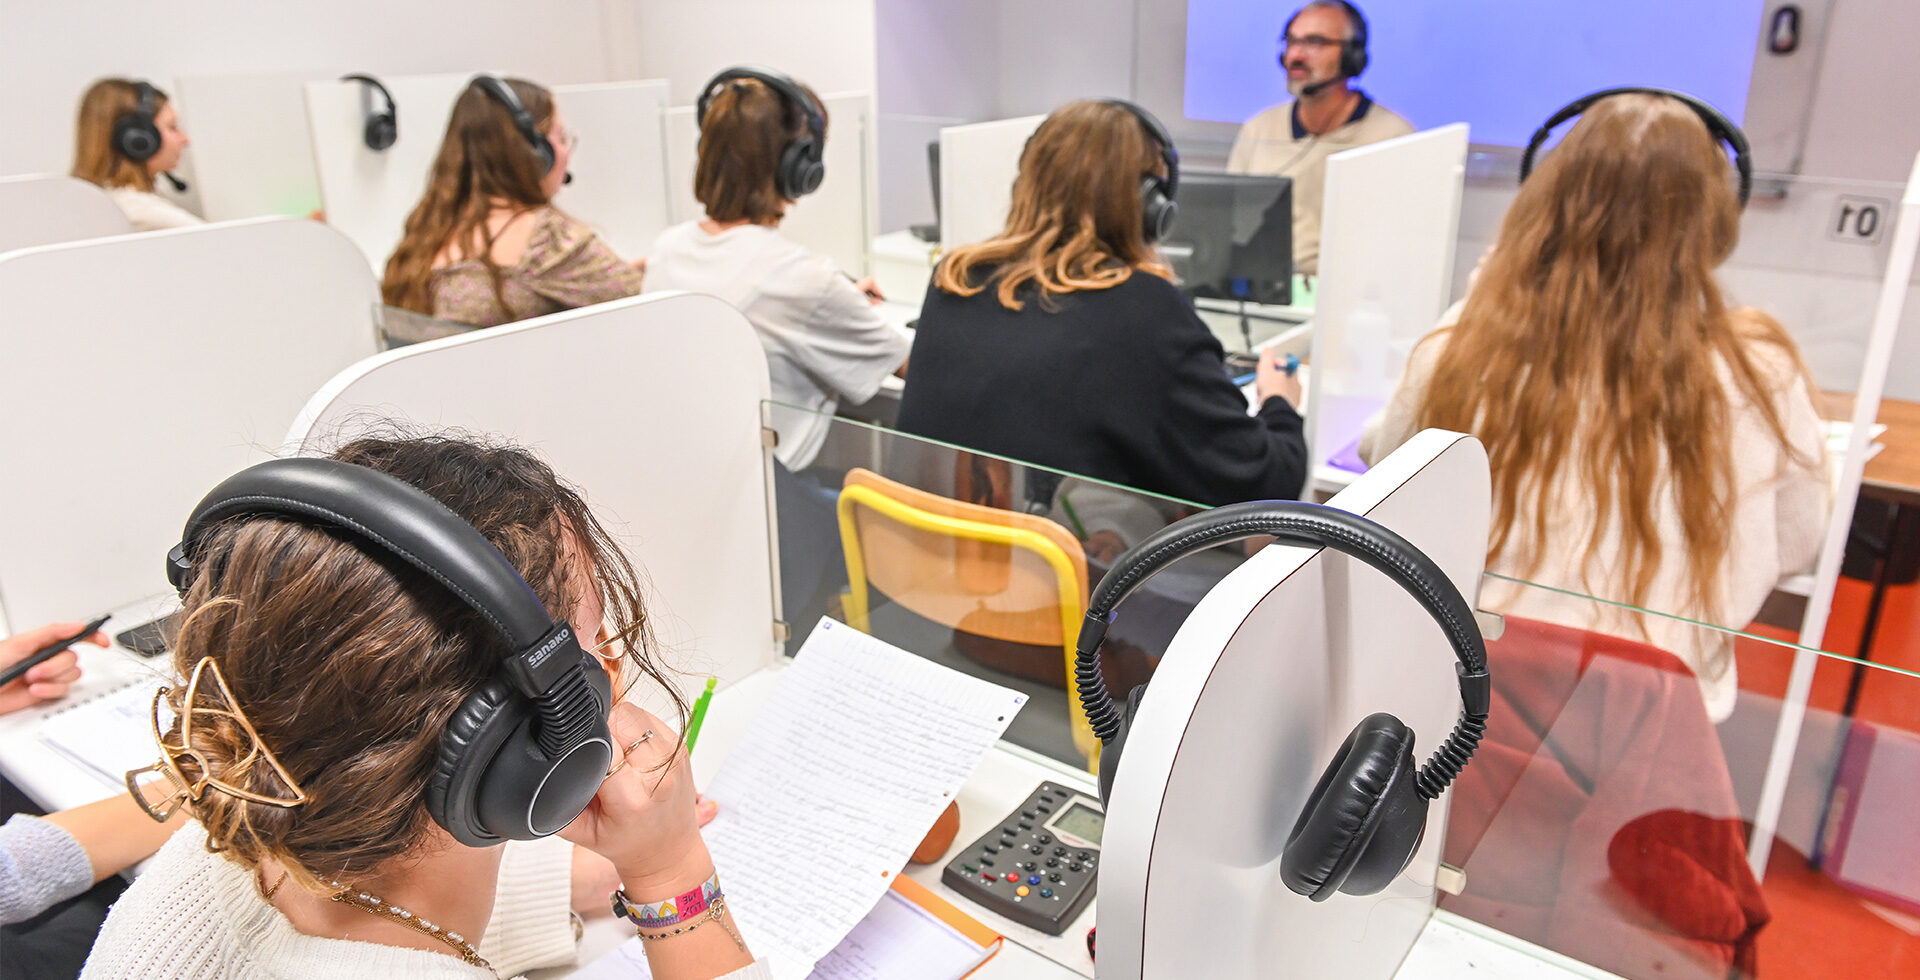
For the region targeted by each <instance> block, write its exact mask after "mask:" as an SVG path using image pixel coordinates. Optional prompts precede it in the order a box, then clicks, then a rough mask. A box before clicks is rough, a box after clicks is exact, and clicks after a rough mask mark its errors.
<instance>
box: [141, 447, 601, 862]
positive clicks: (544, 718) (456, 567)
mask: <svg viewBox="0 0 1920 980" xmlns="http://www.w3.org/2000/svg"><path fill="white" fill-rule="evenodd" d="M263 515H266V516H276V517H283V518H287V519H291V520H296V521H304V522H309V523H313V524H318V525H321V526H324V527H326V528H329V529H331V530H334V531H337V532H339V533H340V534H341V535H343V536H344V537H345V538H346V539H348V540H349V541H350V542H351V543H353V544H354V545H356V546H358V547H359V548H360V549H361V550H362V551H364V552H366V553H368V554H369V555H378V556H391V557H393V558H396V559H398V560H400V561H401V562H404V563H405V564H407V565H410V566H412V567H413V568H415V569H418V570H419V571H420V572H422V573H423V574H425V575H426V576H427V577H429V578H431V579H433V580H434V581H435V582H437V583H439V584H440V585H441V586H443V587H445V588H446V589H447V591H448V592H450V593H452V594H453V595H455V596H457V597H458V598H459V599H460V600H461V601H463V602H464V603H466V605H468V606H469V607H471V608H472V609H473V610H474V611H475V612H477V613H479V614H480V616H481V618H482V619H484V620H485V621H486V622H487V623H488V624H489V625H490V626H491V627H492V629H493V630H494V631H495V632H497V633H498V634H499V635H500V636H501V637H503V638H504V639H505V641H506V646H507V648H508V649H509V650H510V651H511V652H510V653H509V654H508V655H507V657H506V659H505V660H504V662H503V663H502V664H501V666H500V669H499V671H498V672H497V673H495V674H494V675H493V676H491V677H489V678H488V679H487V680H486V681H485V682H484V683H482V684H481V685H480V687H479V688H478V689H477V690H475V691H474V692H473V693H472V694H470V695H468V696H467V699H466V701H465V702H464V703H462V704H461V705H460V707H459V708H458V709H457V710H455V711H454V713H453V716H452V718H451V720H449V721H448V723H447V727H446V729H445V730H444V731H442V732H441V734H440V751H439V756H438V758H437V760H436V762H435V765H434V771H433V774H432V776H431V777H430V778H429V780H428V783H427V787H426V797H427V800H426V802H427V811H428V813H430V814H431V815H432V816H433V819H434V822H436V823H438V824H439V825H440V826H441V827H443V828H445V829H446V831H447V832H448V833H449V834H452V835H453V838H454V839H455V840H457V841H459V842H460V843H462V844H465V845H467V846H469V847H485V846H488V845H492V844H497V843H500V842H502V841H505V840H533V839H535V838H539V837H545V836H548V835H551V834H553V833H555V832H557V831H559V830H560V829H561V828H562V827H565V826H566V825H567V824H569V823H572V822H573V819H574V818H575V817H577V816H579V815H580V813H581V811H583V810H585V809H586V807H587V804H588V803H590V802H592V801H593V797H594V794H595V793H597V792H599V789H600V784H601V782H602V781H603V780H604V779H605V776H606V772H607V766H608V764H609V763H610V762H611V761H612V758H613V742H612V737H611V734H610V731H609V728H608V723H607V714H608V712H609V711H610V710H612V707H613V684H612V681H611V680H610V679H609V678H608V677H607V672H606V671H605V670H603V669H602V668H601V667H600V665H599V664H598V663H597V662H595V660H594V658H593V656H592V655H591V654H589V653H587V652H586V651H585V650H583V649H582V648H581V646H580V640H579V638H578V637H576V636H575V635H574V632H573V629H572V627H570V626H569V625H568V624H567V622H566V621H565V620H559V621H556V620H554V619H553V618H552V617H551V616H550V615H549V614H548V612H547V609H546V606H545V605H543V604H542V603H541V601H540V598H539V596H537V595H535V594H534V591H533V589H532V587H531V586H529V585H528V584H527V583H526V580H525V579H523V578H521V576H520V573H519V572H518V571H517V570H516V569H515V568H514V567H513V564H512V562H510V561H508V560H507V557H506V556H505V555H504V554H502V553H501V552H500V550H499V549H498V548H496V547H494V546H493V543H492V542H490V541H488V540H487V539H486V537H485V536H483V535H482V534H481V533H480V532H479V531H477V530H475V529H474V527H473V525H471V524H468V523H467V522H466V521H465V520H463V519H461V517H460V516H459V515H457V514H455V513H454V512H453V511H452V510H451V509H449V508H448V507H447V506H446V505H445V504H443V503H441V502H440V501H438V500H436V499H434V498H433V497H432V496H430V495H428V494H427V493H426V492H425V491H423V490H421V489H420V488H418V487H415V486H414V485H412V484H410V483H407V482H406V481H404V480H401V479H398V478H396V477H393V476H390V475H388V474H386V473H382V472H380V471H378V470H374V469H370V468H368V467H364V466H357V465H354V464H352V463H343V462H340V461H337V460H330V459H315V458H295V459H276V460H269V461H268V462H265V463H260V464H258V465H256V466H252V467H249V468H248V469H245V470H242V471H240V472H239V473H237V474H235V475H233V476H231V477H228V478H227V479H226V480H225V481H224V482H222V483H221V484H220V485H219V486H217V487H215V488H213V490H212V491H211V492H210V493H208V494H207V496H206V498H205V499H203V500H201V501H200V503H199V505H198V506H196V507H195V508H194V510H193V515H192V516H191V517H190V518H188V520H187V525H186V530H185V532H184V533H183V534H182V535H181V540H180V543H179V544H178V545H175V546H174V548H173V550H172V551H170V552H168V554H167V578H168V580H169V581H170V582H172V583H173V585H174V588H176V589H178V590H179V591H180V594H181V595H182V596H183V597H184V596H185V595H186V593H187V589H188V587H189V586H190V585H191V584H192V581H193V577H194V574H195V571H196V569H197V568H199V567H200V566H202V565H205V564H211V565H212V566H213V567H218V565H219V556H217V555H209V554H207V553H206V544H205V543H206V539H207V536H208V535H209V534H210V533H211V532H212V531H213V529H214V528H215V527H216V526H217V525H219V524H220V523H221V522H222V521H226V520H230V519H233V518H240V517H252V516H263Z"/></svg>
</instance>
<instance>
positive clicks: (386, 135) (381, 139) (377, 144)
mask: <svg viewBox="0 0 1920 980" xmlns="http://www.w3.org/2000/svg"><path fill="white" fill-rule="evenodd" d="M340 80H341V81H343V82H361V83H364V84H365V85H366V87H367V88H368V89H370V90H371V91H374V92H378V93H380V99H381V101H383V102H385V103H386V105H387V107H386V108H385V109H381V110H378V111H376V110H375V109H374V108H373V105H372V102H371V100H369V102H368V105H367V112H366V117H367V120H366V124H365V125H364V126H363V127H361V130H360V138H361V139H363V140H365V141H366V144H367V149H369V150H373V151H374V152H376V153H378V152H380V151H381V150H385V149H387V148H389V147H391V146H393V144H394V141H395V140H398V139H399V138H400V114H399V109H398V107H396V106H395V105H394V102H393V93H391V92H388V91H387V87H386V86H385V85H382V84H380V80H379V79H377V78H375V77H373V76H372V75H342V76H340Z"/></svg>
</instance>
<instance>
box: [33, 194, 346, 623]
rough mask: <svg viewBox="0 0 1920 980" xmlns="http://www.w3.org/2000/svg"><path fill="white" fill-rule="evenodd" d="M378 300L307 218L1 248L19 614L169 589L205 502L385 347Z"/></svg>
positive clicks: (87, 608) (81, 610) (45, 614)
mask: <svg viewBox="0 0 1920 980" xmlns="http://www.w3.org/2000/svg"><path fill="white" fill-rule="evenodd" d="M378 302H379V292H378V290H377V289H376V288H375V286H374V282H373V277H372V276H370V275H368V274H367V265H366V262H365V261H364V260H363V259H361V257H360V254H359V252H358V251H356V250H355V249H354V247H353V243H352V242H349V241H348V240H347V239H346V238H345V237H344V236H342V235H341V234H340V233H339V232H337V231H334V230H333V229H331V228H328V227H327V226H325V225H322V224H320V223H318V222H313V221H305V220H299V219H286V218H266V219H254V220H249V221H238V222H228V223H222V224H213V225H204V226H201V227H197V228H182V229H177V230H173V231H162V232H153V233H151V234H145V235H123V236H120V237H118V238H103V239H94V240H91V241H85V242H72V243H68V244H64V245H48V246H42V247H39V248H32V249H23V250H20V251H15V252H9V253H6V254H5V255H0V317H4V318H5V322H6V323H7V324H8V325H9V326H8V329H7V331H6V339H5V340H4V341H0V351H3V352H4V353H0V417H4V418H6V419H7V420H8V423H7V424H6V425H4V426H0V459H6V460H9V461H12V462H14V463H16V464H19V465H23V466H25V467H26V469H25V470H17V468H16V470H17V473H18V478H16V479H11V480H9V481H7V487H6V490H5V494H4V501H5V504H4V506H0V541H5V542H6V547H5V548H0V601H3V602H4V606H5V610H6V618H7V621H8V622H10V623H11V624H13V625H14V626H15V627H16V628H19V627H24V626H32V625H35V624H38V623H42V622H45V621H48V620H54V619H72V618H74V617H76V616H79V617H82V618H85V617H87V616H90V615H93V614H96V613H98V612H100V611H102V610H106V609H111V608H114V607H116V606H119V605H121V604H124V603H127V602H131V601H133V600H135V599H138V598H141V597H144V596H149V595H154V594H156V593H161V592H165V591H167V589H168V586H167V582H166V579H165V578H164V577H163V576H162V575H161V569H162V563H163V559H164V558H165V556H166V552H167V549H168V548H170V547H172V546H173V545H174V544H175V543H177V542H178V541H179V539H180V528H181V525H182V524H183V523H184V522H185V520H186V516H187V513H188V511H189V510H190V509H191V508H192V507H193V505H194V503H196V502H197V501H199V499H200V498H201V497H202V496H203V495H205V494H206V492H207V491H208V490H209V489H211V488H212V487H213V485H214V484H215V483H217V482H219V481H220V480H221V479H223V478H225V477H226V476H228V475H231V474H232V473H233V472H234V471H235V470H237V469H240V468H241V467H243V466H246V465H247V464H250V463H254V462H258V461H260V460H262V459H266V458H267V457H268V456H269V455H271V453H272V451H273V449H274V447H275V446H277V445H278V444H279V439H280V436H281V435H282V434H283V433H284V432H285V431H286V426H287V423H288V421H290V420H291V419H293V417H294V416H295V415H296V414H297V413H298V412H299V410H300V406H301V405H302V404H303V403H304V401H305V399H306V396H307V394H308V393H309V392H311V391H313V389H314V388H316V387H318V386H319V385H320V384H321V383H322V382H324V381H325V380H326V379H327V378H329V377H332V376H333V375H334V374H335V373H336V372H338V371H339V370H340V369H341V368H344V367H346V366H347V365H349V364H352V363H353V362H354V361H357V360H359V359H361V358H363V357H367V356H369V355H371V354H373V353H374V352H375V351H377V350H378V349H379V346H378V343H377V340H376V336H375V333H374V324H373V310H374V306H375V304H376V303H378ZM29 474H38V475H37V476H34V477H33V478H30V479H29V478H26V477H27V476H28V475H29ZM132 625H134V624H133V623H131V622H128V623H124V624H121V625H120V628H125V627H127V626H132Z"/></svg>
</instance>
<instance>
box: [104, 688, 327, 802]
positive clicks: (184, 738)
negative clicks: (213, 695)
mask: <svg viewBox="0 0 1920 980" xmlns="http://www.w3.org/2000/svg"><path fill="white" fill-rule="evenodd" d="M209 670H211V672H212V674H213V683H214V685H215V686H217V687H218V688H219V691H218V696H219V698H220V699H221V700H222V701H224V702H225V703H226V704H227V705H228V706H229V708H231V709H232V710H227V709H225V708H202V707H200V706H199V698H200V678H201V677H202V675H204V674H206V673H208V672H209ZM171 693H173V691H172V689H171V688H165V687H163V688H161V689H160V690H158V691H155V692H154V694H153V741H154V744H155V745H158V746H159V747H160V761H158V762H155V763H154V764H152V765H150V766H142V767H140V768H139V769H135V770H132V771H130V772H128V773H127V790H128V791H129V792H131V793H132V794H133V799H134V802H136V803H138V804H139V805H140V809H141V810H144V811H145V812H146V814H147V816H149V817H152V818H153V819H154V820H156V821H159V822H160V823H165V822H167V821H168V820H169V819H171V818H172V817H173V815H174V814H175V813H177V812H179V810H180V808H181V807H182V806H184V805H186V803H187V802H188V801H192V802H195V803H198V802H200V799H201V798H202V797H204V796H206V794H207V790H210V789H213V790H219V791H220V792H222V793H225V794H227V795H228V796H231V797H234V798H236V799H241V800H246V801H247V802H249V803H259V804H262V805H265V806H277V807H283V808H287V809H291V808H293V807H297V806H300V805H302V804H304V803H306V802H307V799H308V797H307V794H306V791H305V790H303V789H301V788H300V784H299V783H296V782H294V779H293V776H292V775H291V774H289V773H288V772H287V769H286V767H285V766H283V765H281V764H280V759H279V757H278V756H275V755H274V754H273V750H272V749H269V748H267V746H266V745H265V744H264V743H262V742H261V741H260V733H259V732H257V731H255V730H254V728H253V721H252V720H251V719H249V718H248V717H247V715H246V712H244V711H242V710H240V704H239V702H237V701H235V700H234V697H233V691H232V689H231V688H229V687H227V678H226V676H225V675H224V674H222V673H220V664H219V663H217V662H216V661H215V660H214V658H212V657H203V658H201V660H200V662H199V663H198V664H195V665H194V668H193V676H192V677H191V678H189V679H188V681H187V694H186V697H185V699H184V700H183V701H182V702H181V706H180V744H179V745H172V744H169V743H168V742H167V739H166V736H165V734H164V733H163V731H162V727H161V724H160V702H161V700H162V699H164V698H165V697H166V696H167V695H169V694H171ZM202 712H205V713H208V714H215V715H224V716H226V717H228V718H231V719H233V721H234V722H235V723H237V724H238V725H239V726H240V727H241V729H242V730H244V731H245V732H246V733H247V738H248V740H249V741H251V743H252V748H251V749H250V750H248V752H247V754H246V755H245V756H244V757H242V758H241V760H240V762H239V763H238V764H245V763H247V762H249V761H251V760H252V759H253V757H254V756H256V755H257V756H259V757H261V758H262V759H265V760H266V763H267V765H269V766H272V767H273V772H274V775H276V776H278V777H279V778H280V782H282V783H283V784H285V785H286V787H287V788H288V789H290V790H292V791H293V795H292V796H284V797H283V796H266V795H264V794H261V793H255V792H253V791H252V790H247V789H242V788H241V787H238V786H235V785H233V784H232V783H229V782H226V781H224V780H220V779H216V778H214V777H213V776H212V775H211V774H210V773H209V766H208V765H207V758H206V756H204V755H202V754H201V753H200V751H199V750H198V749H195V748H194V747H193V724H194V719H195V717H196V716H197V715H199V714H201V713H202ZM183 757H184V758H187V759H191V760H192V762H193V765H194V766H195V767H196V768H195V772H197V773H198V774H199V778H197V779H188V778H187V776H186V774H185V773H184V772H182V771H181V768H180V762H181V759H182V758H183ZM156 773H157V774H159V775H161V776H164V777H166V780H167V782H169V783H171V784H173V789H174V791H173V792H172V793H171V794H169V795H167V796H165V797H163V798H161V799H160V800H159V801H158V802H154V801H152V800H149V799H148V797H147V794H146V792H145V790H144V788H143V787H142V786H141V783H140V777H141V776H144V775H149V774H156Z"/></svg>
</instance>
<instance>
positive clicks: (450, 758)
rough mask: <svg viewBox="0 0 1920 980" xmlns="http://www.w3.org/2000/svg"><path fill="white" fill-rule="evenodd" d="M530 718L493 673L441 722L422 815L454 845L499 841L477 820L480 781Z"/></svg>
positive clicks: (508, 689) (507, 686)
mask: <svg viewBox="0 0 1920 980" xmlns="http://www.w3.org/2000/svg"><path fill="white" fill-rule="evenodd" d="M530 717H531V715H530V712H529V711H528V710H527V705H526V703H525V702H524V701H523V700H522V699H521V698H520V697H519V696H518V695H516V694H515V693H514V691H513V689H512V686H511V685H510V683H509V682H508V681H507V680H506V679H505V678H503V677H499V676H494V677H490V678H488V679H487V682H486V683H485V684H482V685H481V686H480V689H479V690H477V691H475V692H473V693H472V694H471V695H469V696H468V697H467V699H466V700H465V701H463V702H461V704H460V707H459V708H457V709H455V711H454V713H453V717H452V718H449V719H448V720H447V727H446V730H445V731H443V732H441V734H440V755H439V759H438V761H437V762H436V763H435V764H434V770H433V776H432V777H431V778H429V779H428V780H427V813H428V815H429V816H431V817H433V820H434V822H435V823H437V824H439V825H440V826H441V827H443V828H445V829H446V831H447V833H449V834H452V835H453V838H454V839H455V840H457V841H459V842H460V843H462V844H465V845H467V846H468V847H486V846H488V845H491V844H498V843H500V842H501V841H502V840H504V839H505V838H504V837H503V836H502V835H500V834H495V833H492V832H490V831H489V830H488V829H487V828H486V827H484V826H482V824H481V822H480V814H479V804H478V800H479V795H480V783H481V780H482V778H483V777H484V776H485V775H486V773H487V767H488V765H490V764H491V763H492V762H493V759H494V757H495V756H497V755H498V754H499V752H500V747H501V746H502V745H504V744H506V741H507V739H508V737H509V736H511V735H512V734H513V733H514V732H515V731H516V730H518V729H520V728H521V727H523V726H525V725H526V724H527V723H528V722H529V720H530Z"/></svg>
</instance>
